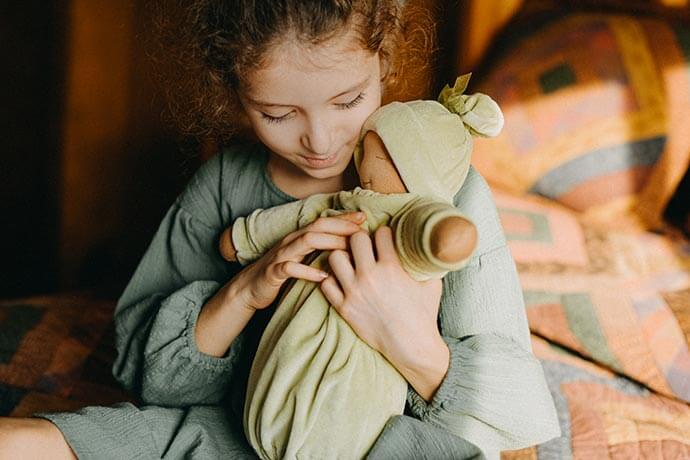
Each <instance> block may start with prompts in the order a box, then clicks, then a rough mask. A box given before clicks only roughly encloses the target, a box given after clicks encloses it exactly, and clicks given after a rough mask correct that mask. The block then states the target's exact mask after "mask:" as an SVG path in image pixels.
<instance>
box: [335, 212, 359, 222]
mask: <svg viewBox="0 0 690 460" xmlns="http://www.w3.org/2000/svg"><path fill="white" fill-rule="evenodd" d="M333 217H335V218H336V219H344V220H349V221H352V222H355V223H358V224H361V223H362V222H364V221H365V220H367V215H366V214H365V213H364V212H362V211H348V212H344V213H342V214H338V215H337V216H333Z"/></svg>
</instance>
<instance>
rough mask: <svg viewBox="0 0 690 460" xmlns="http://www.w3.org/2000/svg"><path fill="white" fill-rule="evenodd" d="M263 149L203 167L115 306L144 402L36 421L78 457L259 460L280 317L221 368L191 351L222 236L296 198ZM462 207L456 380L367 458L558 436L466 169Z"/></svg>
mask: <svg viewBox="0 0 690 460" xmlns="http://www.w3.org/2000/svg"><path fill="white" fill-rule="evenodd" d="M268 156H269V152H268V151H267V150H266V148H265V147H264V146H262V145H260V144H256V145H254V144H250V145H242V146H237V147H234V148H232V149H227V150H225V151H223V152H222V153H220V154H218V155H216V156H214V157H213V158H211V159H210V160H208V161H207V162H206V163H205V164H204V165H203V166H202V167H201V168H200V169H199V171H198V172H197V173H196V174H195V176H194V177H193V178H192V180H191V181H190V183H189V184H188V185H187V187H186V189H185V190H184V192H183V193H182V194H181V195H180V196H179V197H178V198H177V199H176V200H175V202H174V203H173V205H172V206H171V207H170V209H169V210H168V212H167V213H166V215H165V217H164V219H163V221H162V222H161V225H160V227H159V229H158V231H157V232H156V234H155V236H154V238H153V241H152V242H151V244H150V246H149V248H148V250H147V251H146V253H145V254H144V256H143V258H142V260H141V262H140V264H139V266H138V267H137V269H136V271H135V273H134V275H133V277H132V279H131V280H130V282H129V284H128V285H127V287H126V289H125V291H124V293H123V294H122V296H121V298H120V299H119V301H118V304H117V307H116V310H115V315H114V320H115V332H116V348H117V351H118V355H117V358H116V360H115V363H114V365H113V374H114V376H115V378H116V379H117V380H118V381H119V382H120V383H121V384H122V385H123V386H124V388H126V389H127V390H129V391H131V392H132V393H133V394H134V395H136V396H137V397H138V398H139V399H140V400H141V403H142V404H141V406H140V407H136V406H135V405H132V404H130V403H121V404H116V405H114V406H110V407H101V406H94V407H86V408H83V409H81V410H79V411H77V412H63V413H37V414H34V416H37V417H42V418H45V419H48V420H51V421H52V422H53V423H55V424H56V425H57V426H58V428H59V429H60V430H61V431H62V433H63V434H64V436H65V438H66V439H67V442H68V443H69V444H70V446H71V447H72V449H73V450H74V451H75V452H76V454H77V455H78V457H79V458H80V459H152V458H165V459H177V458H198V459H215V458H255V454H254V453H253V451H252V449H251V447H250V446H249V444H248V443H247V440H246V438H245V437H244V434H243V431H242V423H241V421H242V414H243V405H244V396H245V391H246V384H247V378H248V373H249V369H250V366H251V363H252V360H253V358H254V353H255V351H256V348H257V345H258V341H259V339H260V337H261V333H262V331H263V329H264V328H265V327H266V324H267V322H268V320H269V319H270V316H271V314H272V313H273V308H269V309H266V310H261V311H258V312H257V313H256V314H255V315H254V317H253V318H252V320H251V321H250V322H249V324H248V325H247V327H246V328H245V329H244V330H243V331H242V333H241V334H240V335H239V336H238V337H237V338H236V339H235V340H234V342H233V343H232V344H231V346H230V348H229V349H228V351H227V353H226V354H225V356H223V357H214V356H210V355H206V354H204V353H202V352H200V351H199V350H198V349H197V347H196V343H195V341H194V329H195V326H196V321H197V317H198V315H199V312H200V310H201V307H202V306H203V305H204V303H205V302H206V301H207V300H208V299H209V298H210V297H212V296H213V294H214V293H215V292H216V291H217V290H218V289H220V288H221V287H222V286H223V285H224V284H225V283H227V282H228V281H229V280H230V279H231V278H232V277H233V276H234V275H235V274H237V273H238V272H239V270H240V269H241V266H240V265H239V264H237V263H232V264H231V263H227V262H225V261H224V260H223V259H222V258H221V256H220V254H219V252H218V249H217V247H218V244H217V243H218V237H219V236H220V234H221V232H222V231H223V230H224V229H225V228H226V227H227V226H229V225H231V224H232V222H233V221H234V220H235V219H237V218H238V217H244V216H247V215H249V214H250V213H251V212H252V211H253V210H255V209H258V208H268V207H273V206H276V205H279V204H283V203H287V202H290V201H294V200H295V198H294V197H291V196H289V195H287V194H285V193H284V192H282V191H281V190H280V189H278V188H277V187H276V186H275V184H273V182H272V181H271V180H270V177H269V176H268V174H267V172H266V163H267V160H268ZM454 204H455V205H456V207H457V208H458V209H459V210H460V211H461V212H462V213H463V214H464V215H466V216H467V217H468V218H469V219H470V220H472V222H474V224H475V225H476V226H477V230H478V233H479V245H478V248H477V251H476V252H475V255H474V256H473V257H472V259H471V260H470V262H469V263H468V264H467V266H465V267H464V268H463V269H461V270H459V271H456V272H451V273H449V274H448V275H447V276H446V277H445V278H444V280H443V294H442V298H441V306H440V310H439V318H438V324H439V330H440V332H441V335H442V337H443V339H444V341H445V342H446V343H447V345H448V348H449V350H450V367H449V369H448V372H447V374H446V376H445V378H444V380H443V381H442V383H441V385H440V386H439V388H438V390H437V391H436V393H435V394H434V396H433V398H432V400H431V401H429V402H428V403H427V402H426V401H424V399H423V398H421V397H420V396H419V395H418V394H417V393H416V392H415V391H414V389H413V388H411V387H410V386H408V393H407V405H406V409H405V414H404V415H399V416H395V417H392V418H391V419H390V420H389V421H388V423H387V424H386V427H385V428H384V431H383V433H382V434H381V436H380V437H379V438H378V440H377V442H376V443H375V444H374V446H373V447H372V449H371V451H370V452H369V453H368V456H367V458H374V459H377V458H378V459H387V458H397V459H407V458H409V459H417V458H430V459H442V458H454V459H457V458H483V457H486V458H498V457H499V451H500V450H506V449H517V448H521V447H526V446H530V445H534V444H537V443H541V442H544V441H547V440H549V439H552V438H554V437H556V436H559V434H560V429H559V426H558V421H557V418H556V412H555V408H554V405H553V401H552V399H551V395H550V393H549V390H548V388H547V386H546V383H545V380H544V376H543V372H542V369H541V365H540V363H539V361H538V360H537V359H536V358H535V357H534V356H533V354H532V350H531V346H530V341H529V331H528V327H527V320H526V316H525V311H524V304H523V300H522V293H521V290H520V285H519V282H518V279H517V273H516V270H515V265H514V262H513V260H512V257H511V255H510V252H509V250H508V248H507V246H506V241H505V237H504V235H503V231H502V229H501V225H500V222H499V220H498V215H497V212H496V208H495V205H494V203H493V200H492V198H491V193H490V191H489V189H488V187H487V185H486V183H485V182H484V180H483V179H482V178H481V176H479V174H478V173H476V171H475V170H474V169H471V170H470V172H469V174H468V176H467V179H466V180H465V183H464V185H463V187H462V189H461V190H460V191H459V192H458V194H457V195H456V196H455V200H454Z"/></svg>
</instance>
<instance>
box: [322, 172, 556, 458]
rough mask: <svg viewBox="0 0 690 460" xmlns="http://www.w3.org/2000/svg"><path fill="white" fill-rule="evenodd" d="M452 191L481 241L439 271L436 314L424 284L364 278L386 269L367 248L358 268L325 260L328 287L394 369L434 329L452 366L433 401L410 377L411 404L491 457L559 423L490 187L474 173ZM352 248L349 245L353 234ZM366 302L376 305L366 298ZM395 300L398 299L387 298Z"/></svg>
mask: <svg viewBox="0 0 690 460" xmlns="http://www.w3.org/2000/svg"><path fill="white" fill-rule="evenodd" d="M456 198H457V202H456V205H457V206H458V208H459V209H460V210H461V211H462V212H463V213H464V214H466V215H467V216H468V217H469V218H470V219H471V220H472V221H473V222H474V223H475V225H476V226H477V229H478V233H479V238H480V241H479V248H478V250H477V254H476V255H475V256H474V257H473V258H472V260H471V262H470V263H469V265H468V266H466V267H465V268H463V269H462V270H459V271H456V272H451V273H449V274H448V275H447V276H446V278H444V283H443V298H442V302H441V308H440V312H439V315H438V317H436V316H434V317H433V318H430V315H428V314H427V313H428V312H431V311H433V306H432V305H430V303H431V302H430V301H429V300H425V299H424V296H421V297H420V295H418V293H419V292H423V291H424V290H425V289H426V288H425V286H424V285H423V284H422V283H420V284H419V285H418V287H417V288H416V289H410V288H409V285H408V281H407V280H406V279H405V278H404V277H399V278H395V277H394V276H396V277H397V276H398V275H395V273H396V270H392V271H391V270H390V269H389V268H387V269H386V270H387V271H384V272H383V273H385V275H384V276H383V278H382V279H384V280H385V281H384V282H380V280H378V282H377V280H373V281H367V278H369V275H367V274H366V273H367V271H369V273H370V274H371V273H374V274H380V273H381V271H380V269H381V268H382V267H379V262H380V261H373V262H372V259H373V254H372V255H371V256H369V255H366V254H367V252H366V251H363V252H362V254H364V256H363V255H362V254H360V257H359V259H360V261H361V262H360V263H359V264H358V260H357V259H358V257H357V256H356V255H355V265H356V266H357V268H356V271H355V270H354V269H353V268H352V267H351V266H350V267H349V269H348V267H347V266H345V264H338V266H339V267H340V268H337V267H336V265H335V264H331V266H332V267H333V270H334V272H335V273H336V277H337V278H338V281H339V282H340V285H342V290H336V289H330V288H326V289H324V293H326V291H329V293H330V295H331V296H332V297H334V298H336V299H338V298H339V297H338V296H342V297H340V298H339V301H340V304H338V305H340V306H341V307H344V308H343V309H344V311H345V314H344V318H345V319H346V320H347V321H348V322H350V324H351V325H352V327H353V329H355V331H357V333H358V334H360V336H361V337H362V338H363V339H364V340H365V341H367V342H368V343H369V344H370V345H372V346H373V347H374V348H377V347H378V348H377V349H379V350H380V351H382V352H384V353H385V354H386V356H387V358H389V360H390V361H391V362H392V363H393V365H395V366H396V367H397V368H399V369H400V368H401V367H402V368H406V367H410V366H412V367H414V365H415V362H417V363H418V362H420V360H419V359H418V358H417V359H415V358H414V356H415V355H416V356H421V355H422V353H423V352H424V350H426V349H427V348H428V347H429V346H430V345H429V344H433V343H435V341H436V338H435V337H436V336H438V335H440V336H441V338H442V340H443V342H444V343H445V344H446V345H447V347H448V350H449V354H450V362H449V367H448V370H447V372H446V374H445V376H444V377H443V378H442V380H441V382H440V385H439V387H438V388H437V389H436V391H435V392H434V393H433V396H431V397H430V398H429V397H428V394H422V393H423V392H420V388H417V387H415V384H414V383H413V382H410V384H411V385H410V386H409V391H408V402H409V404H410V410H411V412H412V414H413V415H414V416H415V417H417V418H418V419H420V420H421V421H423V422H426V423H429V424H432V425H434V426H436V427H438V428H441V429H444V430H446V431H447V432H450V433H452V434H453V435H455V436H457V437H460V438H463V439H465V440H467V441H469V442H471V443H472V444H475V445H477V446H478V447H480V448H481V449H482V450H483V451H484V452H485V453H487V454H489V453H491V454H489V455H495V454H497V452H498V451H499V450H505V449H517V448H521V447H526V446H531V445H534V444H537V443H540V442H543V441H546V440H549V439H552V438H554V437H556V436H558V435H559V434H560V430H559V426H558V421H557V418H556V412H555V408H554V405H553V401H552V399H551V395H550V392H549V390H548V388H547V386H546V381H545V379H544V375H543V372H542V369H541V365H540V363H539V361H538V360H537V359H536V358H535V357H534V356H533V354H532V350H531V346H530V342H529V330H528V327H527V321H526V315H525V311H524V304H523V301H522V293H521V290H520V285H519V282H518V278H517V273H516V270H515V265H514V263H513V260H512V257H511V255H510V252H509V250H508V248H507V246H506V244H505V238H504V236H503V231H502V229H501V226H500V222H499V220H498V215H497V213H496V210H495V205H494V204H493V200H492V198H491V194H490V191H489V189H488V187H487V185H486V183H485V182H484V181H483V179H482V178H481V177H480V176H479V175H478V174H477V173H476V172H475V171H474V170H471V171H470V174H469V175H468V178H467V180H466V182H465V185H464V186H463V189H462V190H461V191H460V193H459V194H458V196H457V197H456ZM355 236H356V235H355ZM353 240H354V237H353ZM377 243H378V241H377ZM351 248H352V250H353V252H355V244H354V241H351ZM378 249H379V248H378V246H377V250H378ZM337 252H338V251H336V253H337ZM372 264H373V265H372ZM360 265H361V266H362V268H361V269H360ZM386 265H387V264H385V263H384V264H383V268H386ZM367 266H369V267H372V266H376V267H378V268H376V269H375V270H368V269H367ZM343 267H344V268H343ZM337 270H339V271H340V273H338V271H337ZM386 277H388V278H387V280H386ZM331 279H332V278H328V279H327V280H326V281H324V284H330V283H332V281H329V280H331ZM391 286H395V289H391ZM331 287H338V286H337V285H336V286H331ZM363 287H366V289H362V288H363ZM408 289H409V290H408ZM360 290H369V292H368V293H367V296H366V297H365V298H364V300H365V301H363V299H360V298H357V292H358V291H360ZM432 294H433V293H432V292H431V291H429V292H427V293H426V295H429V296H431V297H433V296H432ZM371 299H378V302H376V303H374V304H373V305H372V302H371ZM393 299H394V303H395V304H389V303H388V301H390V300H393ZM408 299H409V301H408ZM436 299H438V297H436ZM434 300H435V299H434ZM415 303H416V305H415ZM436 308H438V305H437V306H436ZM425 312H427V313H425ZM437 319H438V326H440V331H439V329H438V326H437ZM360 331H361V333H360ZM414 350H417V352H415V351H414ZM419 373H420V374H421V371H420V372H419ZM449 439H452V438H449ZM375 447H376V446H375ZM422 448H423V446H422Z"/></svg>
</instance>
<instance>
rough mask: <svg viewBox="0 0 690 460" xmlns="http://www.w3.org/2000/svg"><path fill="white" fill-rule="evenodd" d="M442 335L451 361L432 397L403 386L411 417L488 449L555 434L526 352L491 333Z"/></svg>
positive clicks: (541, 381)
mask: <svg viewBox="0 0 690 460" xmlns="http://www.w3.org/2000/svg"><path fill="white" fill-rule="evenodd" d="M443 339H444V341H445V342H446V343H447V345H448V348H449V350H450V366H449V368H448V372H447V374H446V376H445V378H444V380H443V381H442V382H441V385H440V386H439V388H438V389H437V391H436V393H435V394H434V396H433V397H432V399H431V401H430V402H428V403H427V402H426V401H425V400H424V399H423V398H422V397H421V396H420V395H419V394H418V393H417V392H416V391H415V390H414V388H412V386H411V385H408V398H407V400H408V403H409V407H410V410H411V412H412V414H413V415H414V416H415V417H417V418H419V419H420V420H422V421H424V422H429V423H431V424H433V425H436V426H438V427H440V428H443V429H445V430H447V431H449V432H450V433H452V434H454V435H456V436H459V437H461V438H464V439H467V440H468V441H470V442H472V443H473V444H475V445H477V446H479V447H480V448H483V449H487V450H491V451H493V450H495V449H496V448H499V449H501V450H507V449H519V448H523V447H528V446H532V445H535V444H539V443H541V442H544V441H546V440H549V439H552V438H554V437H557V436H559V435H560V429H559V425H558V420H557V416H556V411H555V407H554V405H553V401H552V399H551V397H550V392H549V389H548V387H547V386H546V380H545V378H544V374H543V371H542V368H541V365H540V363H539V361H538V360H537V359H536V358H535V357H534V356H533V355H532V354H531V353H530V352H529V351H527V350H525V349H524V348H523V347H521V346H519V345H518V344H517V343H515V342H514V341H513V340H511V339H509V338H507V337H502V336H500V335H498V334H493V333H481V334H477V335H474V336H470V337H466V338H463V339H454V338H449V337H443Z"/></svg>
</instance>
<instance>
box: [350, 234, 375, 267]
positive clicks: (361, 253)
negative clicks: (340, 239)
mask: <svg viewBox="0 0 690 460" xmlns="http://www.w3.org/2000/svg"><path fill="white" fill-rule="evenodd" d="M350 251H351V252H352V258H353V259H354V261H355V270H362V269H364V270H366V269H368V268H370V267H373V266H374V265H375V264H376V258H375V257H374V248H373V246H372V244H371V237H370V236H369V234H368V233H366V232H357V233H355V234H354V235H352V236H351V237H350Z"/></svg>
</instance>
